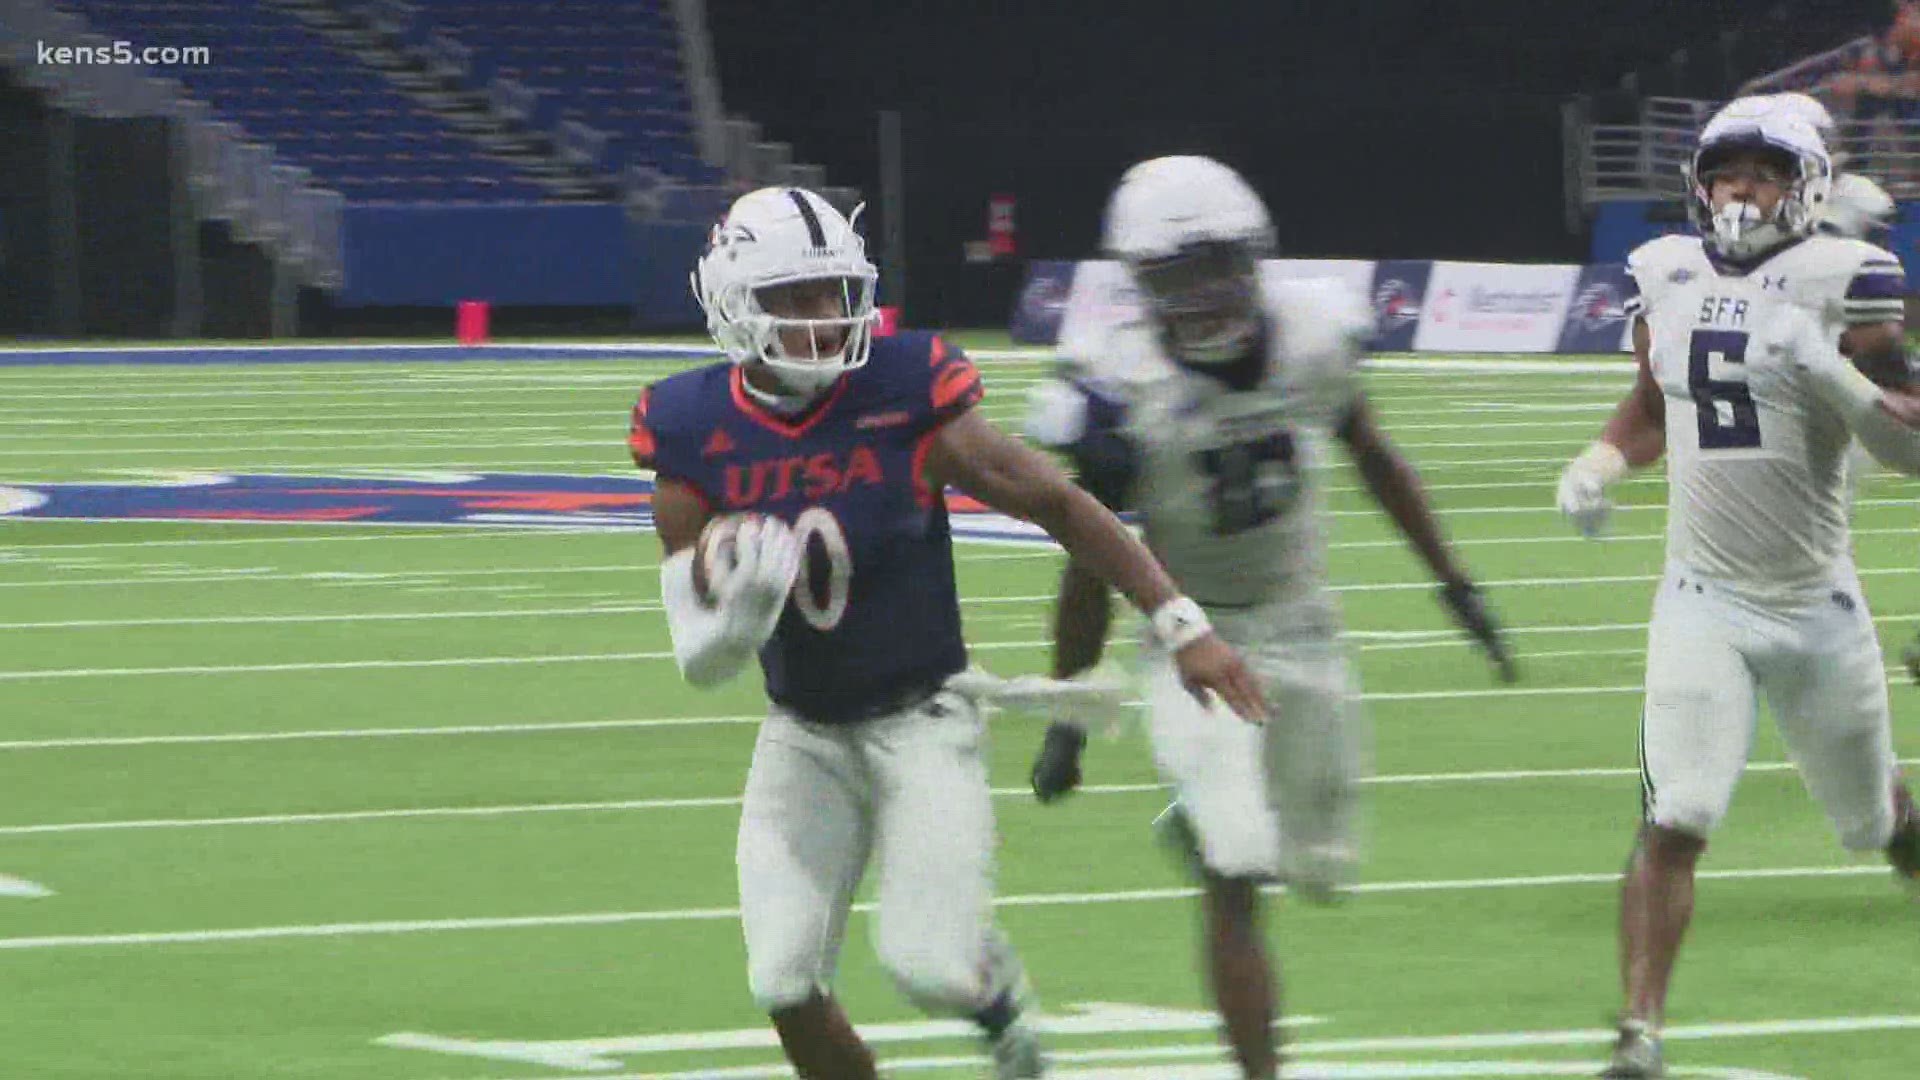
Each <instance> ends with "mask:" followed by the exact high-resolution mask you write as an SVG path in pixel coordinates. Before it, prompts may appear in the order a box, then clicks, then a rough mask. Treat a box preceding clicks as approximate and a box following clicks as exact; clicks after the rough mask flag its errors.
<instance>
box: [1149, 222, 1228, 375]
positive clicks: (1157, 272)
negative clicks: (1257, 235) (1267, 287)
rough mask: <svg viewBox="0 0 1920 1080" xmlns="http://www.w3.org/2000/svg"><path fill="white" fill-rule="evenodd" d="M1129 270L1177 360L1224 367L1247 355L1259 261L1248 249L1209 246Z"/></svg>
mask: <svg viewBox="0 0 1920 1080" xmlns="http://www.w3.org/2000/svg"><path fill="white" fill-rule="evenodd" d="M1130 266H1131V269H1132V271H1133V277H1134V281H1135V282H1136V283H1137V284H1138V285H1139V287H1140V292H1141V294H1142V295H1143V296H1144V297H1145V298H1146V302H1147V307H1148V309H1149V310H1150V311H1152V312H1153V316H1154V319H1155V320H1156V321H1157V322H1158V323H1159V325H1160V327H1161V329H1162V330H1163V331H1164V332H1165V333H1166V336H1167V343H1168V347H1169V348H1170V349H1171V350H1172V352H1173V354H1174V355H1175V356H1177V357H1178V358H1180V359H1182V360H1186V361H1188V362H1190V363H1196V364H1222V363H1227V362H1229V361H1233V360H1237V359H1239V358H1240V357H1241V356H1243V355H1245V353H1246V351H1247V349H1248V347H1249V346H1250V345H1251V344H1252V343H1253V341H1254V339H1255V338H1256V337H1257V336H1258V335H1259V333H1260V294H1259V280H1260V279H1259V261H1258V259H1257V257H1256V255H1255V252H1254V250H1253V248H1252V247H1251V246H1250V245H1248V244H1244V243H1236V242H1232V241H1207V242H1203V243H1197V244H1190V245H1187V246H1185V247H1183V248H1181V249H1180V250H1179V251H1178V252H1176V253H1175V254H1173V255H1169V256H1164V257H1160V258H1147V259H1135V260H1132V261H1131V263H1130Z"/></svg>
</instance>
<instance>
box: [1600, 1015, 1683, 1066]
mask: <svg viewBox="0 0 1920 1080" xmlns="http://www.w3.org/2000/svg"><path fill="white" fill-rule="evenodd" d="M1665 1075H1667V1066H1666V1063H1665V1062H1664V1061H1662V1060H1661V1054H1660V1037H1659V1036H1658V1035H1656V1034H1654V1033H1653V1029H1652V1028H1651V1027H1649V1026H1648V1025H1647V1022H1646V1021H1644V1020H1622V1021H1621V1022H1620V1035H1619V1037H1618V1038H1616V1039H1614V1041H1613V1056H1612V1057H1611V1058H1609V1059H1608V1061H1607V1067H1606V1069H1605V1070H1603V1071H1602V1072H1601V1073H1600V1076H1601V1080H1658V1078H1659V1077H1663V1076H1665Z"/></svg>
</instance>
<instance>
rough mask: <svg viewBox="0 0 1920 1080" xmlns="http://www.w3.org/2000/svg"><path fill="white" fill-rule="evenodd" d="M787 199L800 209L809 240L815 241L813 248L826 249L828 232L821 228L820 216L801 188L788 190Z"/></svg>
mask: <svg viewBox="0 0 1920 1080" xmlns="http://www.w3.org/2000/svg"><path fill="white" fill-rule="evenodd" d="M787 197H788V198H790V199H792V200H793V205H795V206H797V207H799V208H800V217H801V218H802V219H804V220H805V221H806V223H807V238H808V239H809V240H812V241H813V246H814V247H817V248H823V247H826V246H827V231H826V230H825V229H823V228H821V227H820V215H819V214H817V213H814V210H813V204H812V203H810V202H808V201H807V197H806V195H805V194H804V193H802V192H801V191H800V189H799V188H788V189H787Z"/></svg>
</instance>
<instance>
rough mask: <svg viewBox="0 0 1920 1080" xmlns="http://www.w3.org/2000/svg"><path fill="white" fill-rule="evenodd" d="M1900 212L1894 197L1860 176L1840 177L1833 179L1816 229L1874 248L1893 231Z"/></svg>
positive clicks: (1849, 174)
mask: <svg viewBox="0 0 1920 1080" xmlns="http://www.w3.org/2000/svg"><path fill="white" fill-rule="evenodd" d="M1899 211H1900V208H1899V207H1898V206H1897V205H1896V204H1895V203H1894V201H1893V196H1891V195H1888V194H1887V193H1886V191H1885V190H1883V189H1882V188H1881V187H1880V185H1879V184H1876V183H1874V182H1873V181H1872V180H1870V179H1868V178H1867V177H1864V176H1862V175H1860V174H1859V173H1841V174H1840V175H1839V176H1836V177H1834V178H1833V192H1832V194H1830V195H1828V196H1827V205H1826V210H1825V211H1824V212H1823V213H1822V214H1821V215H1820V220H1819V223H1818V227H1819V229H1820V231H1821V232H1823V233H1830V234H1832V235H1834V236H1846V237H1851V238H1853V239H1855V240H1867V241H1871V242H1873V243H1876V244H1877V243H1880V238H1881V237H1882V236H1883V235H1884V234H1885V233H1886V231H1887V230H1888V229H1891V228H1893V223H1894V219H1895V218H1896V217H1898V216H1899Z"/></svg>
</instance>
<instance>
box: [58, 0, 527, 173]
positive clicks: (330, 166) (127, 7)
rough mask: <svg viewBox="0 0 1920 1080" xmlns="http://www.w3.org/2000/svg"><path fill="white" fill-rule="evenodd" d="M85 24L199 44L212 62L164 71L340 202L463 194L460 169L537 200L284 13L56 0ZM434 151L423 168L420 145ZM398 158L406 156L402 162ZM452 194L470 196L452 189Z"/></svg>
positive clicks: (141, 40) (497, 165)
mask: <svg viewBox="0 0 1920 1080" xmlns="http://www.w3.org/2000/svg"><path fill="white" fill-rule="evenodd" d="M61 6H63V7H65V8H67V9H68V10H70V11H73V12H74V13H76V14H79V15H82V16H84V17H85V18H86V19H87V20H88V22H89V23H90V24H91V25H92V27H93V28H94V29H95V30H96V31H98V32H100V33H102V34H104V35H106V36H108V37H113V38H117V39H123V40H131V41H134V42H135V43H136V45H148V44H152V45H204V46H206V47H207V48H209V49H210V50H211V51H212V54H213V56H214V58H215V61H216V62H215V63H214V64H212V65H208V66H205V67H181V68H177V69H174V70H172V71H169V72H168V73H167V74H169V75H173V76H175V77H177V78H179V80H180V81H181V83H182V84H183V85H184V86H185V87H186V88H187V91H188V92H189V93H190V94H192V95H193V96H194V97H197V98H199V99H201V100H202V101H204V102H206V104H207V105H208V106H209V107H210V108H211V109H212V110H213V113H214V115H215V116H216V117H218V118H220V119H223V120H230V121H232V122H234V123H236V124H238V125H239V126H240V127H241V128H242V129H243V130H244V131H246V132H247V134H248V136H249V137H250V138H252V139H255V140H258V141H260V142H263V143H270V144H272V145H273V147H274V149H275V152H276V154H277V156H278V157H280V158H281V159H282V160H284V161H286V162H289V163H291V164H296V165H301V166H304V167H306V168H307V169H308V170H310V171H311V172H312V173H313V174H314V175H315V176H316V177H317V178H319V180H320V181H321V182H322V183H325V184H327V185H329V186H332V187H334V188H336V189H337V190H339V191H340V192H341V193H342V194H344V195H346V196H347V197H348V198H349V199H350V200H355V201H359V200H363V199H384V200H407V201H436V200H438V199H442V198H453V197H456V196H454V195H452V194H451V192H452V191H454V190H456V189H457V190H460V191H462V192H468V193H470V194H471V189H470V187H469V186H467V185H465V182H464V181H462V180H459V179H458V178H459V177H464V176H467V175H471V174H473V173H475V172H477V171H482V170H484V171H485V175H488V176H490V177H492V180H491V182H490V183H489V184H488V185H487V186H486V189H485V190H484V191H480V192H479V193H478V194H477V197H479V198H484V199H491V200H502V199H507V200H536V201H537V200H538V199H540V198H541V196H542V191H541V189H540V187H539V186H538V185H536V184H534V183H533V182H532V181H530V180H528V179H526V178H524V177H522V176H521V175H520V174H518V173H517V172H515V171H514V170H513V169H512V167H511V166H508V165H506V164H504V163H501V162H496V161H490V160H487V159H483V158H481V157H480V153H479V148H478V147H477V146H475V145H474V144H472V143H470V142H467V141H465V140H463V139H461V138H458V137H456V136H455V134H454V133H453V131H452V130H451V129H449V128H447V127H446V125H445V124H443V123H442V122H441V121H440V120H439V119H438V118H437V117H435V116H433V115H432V114H431V113H428V112H426V111H425V110H423V109H421V108H420V107H419V106H418V105H416V104H414V103H413V102H412V101H411V100H410V99H408V98H407V97H405V96H404V95H402V94H400V93H399V92H398V91H397V90H396V89H395V88H394V87H393V85H392V84H391V83H389V82H388V81H387V80H386V78H385V77H384V76H382V75H381V74H380V73H379V72H377V71H374V70H373V69H371V68H369V67H367V66H365V65H363V64H361V63H359V62H357V61H356V60H355V59H354V58H353V57H352V56H351V55H350V54H348V53H346V52H343V51H342V50H339V49H336V48H335V47H334V46H333V45H332V44H331V43H330V42H328V41H327V39H326V38H324V37H323V36H321V35H320V34H319V33H318V32H317V31H315V30H313V29H311V28H309V27H308V26H306V25H305V24H303V23H301V22H300V21H299V20H298V19H296V18H295V17H294V16H292V15H291V14H289V13H286V12H282V11H278V10H276V9H273V8H270V7H266V6H264V5H260V4H258V3H256V2H255V0H164V2H151V3H145V4H129V3H127V2H126V0H63V2H62V3H61ZM427 152H431V153H433V154H435V155H438V159H437V160H436V162H435V164H434V166H433V167H432V168H431V169H427V168H422V167H421V165H420V162H421V160H422V155H423V154H424V153H427ZM406 155H411V158H412V160H408V159H407V157H406ZM460 197H469V195H462V196H460Z"/></svg>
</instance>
